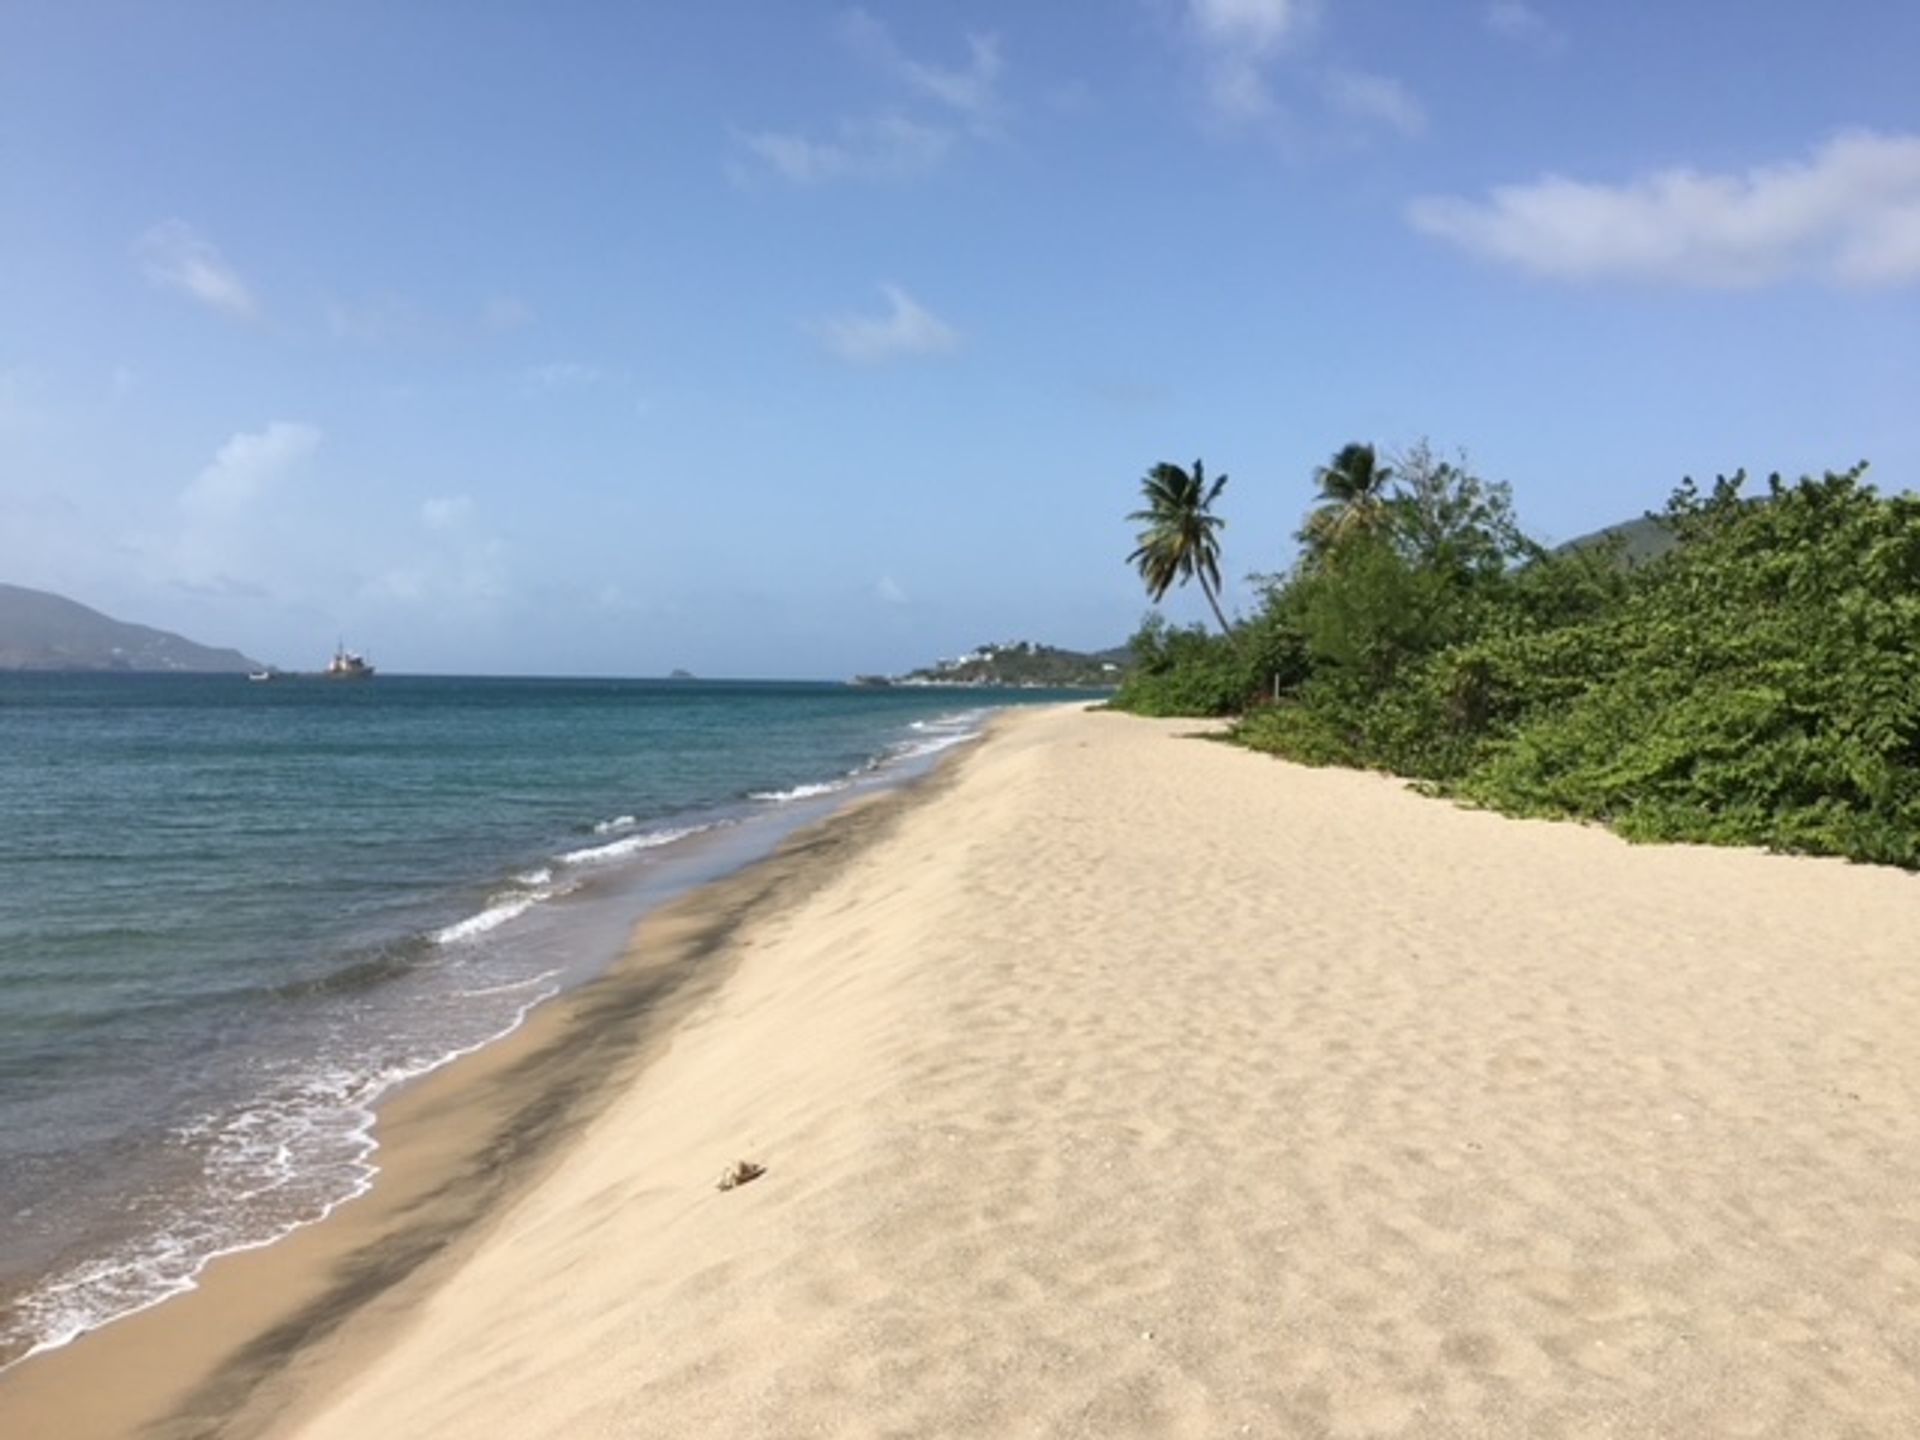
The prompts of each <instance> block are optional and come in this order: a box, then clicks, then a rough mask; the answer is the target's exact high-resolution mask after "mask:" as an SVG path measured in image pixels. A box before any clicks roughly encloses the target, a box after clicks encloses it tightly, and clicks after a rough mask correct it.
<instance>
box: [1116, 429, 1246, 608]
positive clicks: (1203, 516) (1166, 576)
mask: <svg viewBox="0 0 1920 1440" xmlns="http://www.w3.org/2000/svg"><path fill="white" fill-rule="evenodd" d="M1226 487H1227V477H1226V476H1224V475H1222V476H1220V477H1218V478H1217V479H1216V480H1215V481H1214V482H1213V484H1212V485H1211V486H1209V485H1208V484H1207V472H1206V470H1205V468H1204V467H1203V466H1202V465H1201V463H1200V462H1199V461H1198V460H1196V461H1194V462H1193V470H1192V472H1191V473H1189V472H1187V471H1185V470H1182V469H1181V468H1180V467H1179V466H1178V465H1172V464H1169V463H1167V462H1166V461H1164V460H1163V461H1161V462H1160V463H1159V464H1158V465H1156V466H1154V467H1153V468H1152V469H1151V470H1149V471H1148V472H1147V474H1146V478H1145V479H1144V480H1142V481H1141V482H1140V491H1141V494H1142V495H1144V496H1145V497H1146V502H1147V508H1146V509H1144V510H1136V511H1134V512H1133V513H1132V514H1131V515H1129V516H1127V519H1129V520H1132V521H1135V522H1137V523H1139V524H1141V525H1143V526H1145V527H1146V528H1145V529H1143V530H1142V531H1141V532H1140V535H1139V540H1140V548H1139V549H1137V550H1135V551H1134V552H1133V553H1132V554H1131V555H1129V556H1128V557H1127V563H1128V564H1130V565H1137V566H1139V567H1140V578H1141V579H1142V580H1144V581H1145V582H1146V586H1147V598H1148V599H1150V600H1152V601H1154V602H1155V603H1156V604H1158V603H1159V601H1160V598H1161V597H1162V596H1164V595H1165V594H1166V593H1167V591H1168V590H1169V589H1171V588H1172V586H1173V584H1174V582H1175V581H1182V582H1184V581H1187V580H1198V581H1199V582H1200V593H1201V594H1203V595H1205V596H1206V597H1207V604H1209V605H1211V606H1212V607H1213V618H1214V619H1216V620H1218V621H1219V622H1220V630H1221V633H1223V634H1225V635H1229V636H1230V635H1232V633H1233V627H1232V626H1230V625H1228V624H1227V617H1226V616H1225V615H1223V614H1222V613H1221V611H1220V601H1219V599H1218V598H1217V596H1218V594H1219V590H1220V540H1219V537H1218V535H1217V534H1216V533H1215V532H1217V531H1218V530H1220V528H1221V527H1222V526H1224V525H1225V524H1226V523H1227V522H1226V521H1225V520H1222V519H1221V518H1220V517H1219V516H1218V515H1215V514H1212V513H1211V510H1212V506H1213V502H1214V501H1215V500H1217V499H1218V498H1219V497H1220V492H1221V491H1222V490H1224V489H1226Z"/></svg>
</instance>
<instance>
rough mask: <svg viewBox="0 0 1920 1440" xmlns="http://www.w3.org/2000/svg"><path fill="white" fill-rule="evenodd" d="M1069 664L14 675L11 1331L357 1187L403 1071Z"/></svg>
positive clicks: (6, 1291) (0, 1245)
mask: <svg viewBox="0 0 1920 1440" xmlns="http://www.w3.org/2000/svg"><path fill="white" fill-rule="evenodd" d="M1046 698H1061V697H1058V696H1053V697H1048V696H1045V695H1042V694H1031V695H1029V694H1026V693H1022V694H1020V695H1017V696H1013V695H1009V694H1008V693H1006V692H969V691H952V690H939V691H934V690H904V689H871V690H870V689H854V688H850V687H847V686H842V685H830V684H780V683H765V684H762V683H750V682H737V683H705V682H697V681H695V682H689V681H612V680H608V681H558V680H504V679H499V680H468V679H437V678H436V679H428V678H407V677H386V676H382V677H380V678H379V679H377V680H374V681H371V682H366V683H349V684H327V683H324V682H319V681H281V682H276V683H273V684H268V685H261V684H249V683H248V682H246V681H245V680H243V679H240V678H237V677H198V676H195V677H147V676H87V677H73V676H30V675H28V676H22V675H0V1221H3V1222H4V1223H3V1224H0V1364H4V1363H6V1362H7V1361H8V1360H10V1359H13V1358H17V1357H19V1356H20V1355H22V1354H24V1353H28V1352H30V1351H31V1350H33V1349H35V1348H44V1347H46V1346H49V1345H55V1344H59V1343H63V1342H64V1341H65V1340H67V1339H70V1338H72V1336H73V1335H75V1334H77V1333H80V1332H81V1331H83V1330H85V1329H87V1328H91V1327H93V1326H95V1325H98V1324H100V1323H103V1322H104V1321H106V1320H108V1319H110V1318H113V1317H115V1316H117V1315H120V1314H124V1313H128V1312H130V1311H132V1310H134V1309H138V1308H143V1307H145V1306H147V1305H150V1304H152V1303H155V1302H157V1301H159V1300H161V1299H164V1298H165V1297H166V1296H168V1295H171V1294H176V1293H178V1292H179V1291H180V1290H182V1289H184V1288H187V1287H188V1286H190V1285H191V1283H192V1278H193V1276H194V1274H195V1273H197V1271H198V1269H199V1268H200V1267H201V1266H202V1265H203V1264H204V1263H205V1262H206V1260H207V1259H208V1258H209V1257H211V1256H213V1255H215V1254H218V1253H222V1252H225V1251H229V1250H232V1249H235V1248H242V1247H246V1246H250V1245H256V1244H262V1243H266V1242H267V1241H270V1240H272V1239H274V1238H276V1237H278V1236H279V1235H281V1234H284V1233H285V1232H286V1230H287V1229H288V1228H290V1227H291V1226H293V1225H296V1224H298V1223H301V1222H304V1221H308V1220H312V1219H314V1218H317V1217H319V1216H320V1215H323V1214H324V1213H325V1212H326V1211H327V1210H328V1209H329V1208H331V1207H332V1206H333V1205H336V1204H338V1203H339V1202H340V1201H342V1200H343V1199H346V1198H348V1197H350V1196H352V1195H354V1194H357V1193H359V1192H360V1191H361V1190H362V1189H364V1188H365V1186H366V1184H367V1183H368V1181H369V1179H370V1177H371V1175H372V1174H373V1173H374V1160H373V1158H372V1151H373V1142H372V1140H371V1137H370V1135H369V1128H370V1124H371V1116H372V1110H371V1107H372V1105H373V1103H374V1101H375V1100H376V1099H377V1098H378V1097H379V1096H380V1094H381V1093H382V1092H383V1091H384V1090H386V1089H388V1088H390V1087H391V1086H392V1085H393V1084H395V1083H396V1082H398V1081H400V1080H403V1079H405V1078H408V1077H411V1076H415V1075H418V1074H421V1073H424V1072H425V1071H427V1070H429V1069H432V1068H433V1067H434V1066H436V1065H438V1064H441V1063H443V1062H444V1061H445V1060H446V1059H448V1058H450V1057H451V1056H453V1055H454V1054H457V1053H460V1052H462V1051H464V1050H467V1049H470V1048H473V1047H474V1046H476V1045H479V1044H482V1043H484V1042H486V1041H487V1040H489V1039H491V1038H495V1037H497V1036H499V1035H501V1034H503V1033H505V1032H506V1031H508V1030H510V1029H511V1028H512V1027H513V1026H514V1025H516V1024H517V1023H518V1022H519V1020H520V1019H521V1018H522V1017H523V1016H524V1015H525V1013H526V1011H527V1010H528V1009H529V1008H530V1007H531V1006H532V1005H533V1004H536V1003H538V1002H539V1001H540V1000H541V999H544V998H546V997H548V996H550V995H552V994H553V993H555V992H556V991H557V990H559V989H560V988H563V987H564V986H565V985H567V984H569V983H571V982H575V981H578V980H580V979H582V978H585V977H586V976H587V975H589V974H591V973H592V972H593V971H594V970H595V969H597V968H599V967H602V966H604V965H605V964H606V963H607V962H608V961H609V960H610V959H611V958H612V957H613V955H614V954H616V953H617V951H618V948H619V946H620V944H621V942H622V940H623V939H624V936H625V933H626V930H627V928H628V927H629V926H630V924H631V922H632V921H633V919H634V918H635V917H636V916H637V914H638V913H640V911H641V910H643V909H644V907H645V906H646V904H648V903H651V902H652V901H654V900H656V899H657V898H658V897H659V896H660V895H661V894H662V893H665V892H666V891H668V890H670V889H671V888H673V887H674V886H676V885H684V884H688V883H694V882H696V881H698V880H700V879H703V878H708V877H710V876H711V875H713V874H716V873H719V872H721V871H723V870H724V869H726V868H728V867H730V866H732V865H735V864H738V863H740V862H741V861H742V860H745V859H748V858H751V857H752V855H754V854H756V853H762V852H764V850H765V849H766V848H768V847H769V846H770V845H771V844H772V843H774V841H775V840H777V838H778V836H779V835H780V834H781V833H784V831H785V830H788V829H791V828H792V827H793V826H794V825H795V824H797V823H803V822H804V821H805V820H807V819H810V818H813V817H814V816H815V815H818V814H821V813H824V812H825V811H826V810H828V809H831V808H832V806H833V805H835V804H837V803H839V802H840V801H841V800H842V799H844V798H845V796H846V794H847V793H848V792H849V791H851V790H854V789H857V788H860V787H863V786H872V785H876V784H884V783H888V782H890V781H892V780H895V779H897V778H900V777H902V776H904V775H906V774H909V773H911V772H912V771H913V770H914V769H915V768H924V767H925V765H926V764H928V763H930V762H931V757H933V756H934V755H936V754H937V753H939V752H940V751H941V750H943V749H945V748H947V747H950V746H952V745H954V744H958V743H962V742H964V741H965V740H966V739H968V738H970V737H971V735H972V734H973V733H974V732H975V731H976V729H977V727H978V724H979V722H980V720H981V719H982V717H983V716H984V715H985V713H986V710H987V707H989V706H991V705H997V704H1004V703H1007V701H1008V700H1009V699H1035V700H1038V699H1046Z"/></svg>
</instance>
